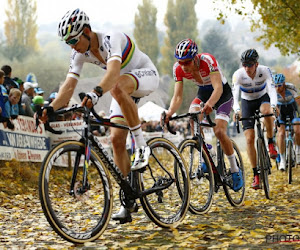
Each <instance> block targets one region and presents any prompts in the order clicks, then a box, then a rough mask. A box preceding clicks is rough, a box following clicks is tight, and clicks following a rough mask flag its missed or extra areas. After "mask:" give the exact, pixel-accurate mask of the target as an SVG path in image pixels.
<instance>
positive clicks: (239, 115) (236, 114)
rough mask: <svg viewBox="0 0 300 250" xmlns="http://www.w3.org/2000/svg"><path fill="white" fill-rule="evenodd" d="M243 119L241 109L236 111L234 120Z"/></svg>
mask: <svg viewBox="0 0 300 250" xmlns="http://www.w3.org/2000/svg"><path fill="white" fill-rule="evenodd" d="M240 119H241V111H239V110H238V111H236V112H235V114H234V116H233V121H234V122H238V121H239V120H240Z"/></svg>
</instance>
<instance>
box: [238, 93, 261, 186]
mask: <svg viewBox="0 0 300 250" xmlns="http://www.w3.org/2000/svg"><path fill="white" fill-rule="evenodd" d="M260 103H261V98H259V99H257V100H252V101H248V100H245V99H242V100H241V104H242V117H251V116H253V115H254V114H255V111H256V110H258V109H259V107H260ZM242 124H243V131H244V135H245V137H246V145H247V154H248V158H249V160H250V164H251V167H252V170H253V183H252V185H251V187H252V188H254V189H257V188H259V186H260V185H259V174H258V170H257V158H256V149H255V144H254V143H255V130H254V124H255V122H254V121H253V120H244V121H242Z"/></svg>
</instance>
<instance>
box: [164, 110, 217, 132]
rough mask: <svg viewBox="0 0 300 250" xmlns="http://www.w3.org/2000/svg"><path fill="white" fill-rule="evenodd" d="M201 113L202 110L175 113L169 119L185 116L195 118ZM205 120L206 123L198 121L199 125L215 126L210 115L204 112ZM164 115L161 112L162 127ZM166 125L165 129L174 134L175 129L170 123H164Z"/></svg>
mask: <svg viewBox="0 0 300 250" xmlns="http://www.w3.org/2000/svg"><path fill="white" fill-rule="evenodd" d="M200 114H202V111H201V110H200V111H197V112H193V113H184V114H181V115H176V116H172V117H171V118H170V119H169V121H172V120H178V119H182V118H185V117H191V118H192V119H195V118H196V117H197V116H198V115H200ZM204 116H205V118H206V120H207V122H208V123H204V122H200V123H199V125H200V126H202V127H214V126H216V124H215V123H214V122H213V121H212V120H211V118H210V116H209V115H206V114H204ZM165 117H166V113H165V112H163V113H162V127H164V124H165V123H164V121H165ZM166 125H167V129H168V131H169V132H170V133H171V134H173V135H176V131H174V130H173V129H172V128H171V127H170V123H169V122H168V123H166Z"/></svg>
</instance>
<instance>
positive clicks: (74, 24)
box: [58, 9, 90, 41]
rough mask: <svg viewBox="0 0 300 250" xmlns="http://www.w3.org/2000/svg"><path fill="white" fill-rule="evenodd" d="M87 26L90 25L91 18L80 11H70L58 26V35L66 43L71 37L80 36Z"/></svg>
mask: <svg viewBox="0 0 300 250" xmlns="http://www.w3.org/2000/svg"><path fill="white" fill-rule="evenodd" d="M85 25H90V21H89V17H88V16H87V15H86V14H85V12H83V11H81V10H80V9H75V10H73V11H71V10H70V11H68V12H67V13H66V14H65V15H64V16H63V18H62V19H61V21H60V23H59V25H58V35H59V36H60V37H61V39H62V40H64V41H66V40H67V39H68V38H69V37H73V36H76V35H78V34H79V33H80V32H81V31H82V30H83V28H84V26H85Z"/></svg>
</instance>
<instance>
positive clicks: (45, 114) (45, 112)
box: [35, 106, 54, 123]
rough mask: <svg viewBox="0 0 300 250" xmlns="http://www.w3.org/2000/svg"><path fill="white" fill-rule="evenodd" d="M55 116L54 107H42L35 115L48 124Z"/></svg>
mask: <svg viewBox="0 0 300 250" xmlns="http://www.w3.org/2000/svg"><path fill="white" fill-rule="evenodd" d="M53 114H54V109H53V107H52V106H48V107H41V109H40V110H38V111H37V113H36V114H35V115H36V116H37V117H36V118H39V119H41V120H42V122H43V123H46V122H47V121H48V118H49V116H51V115H53Z"/></svg>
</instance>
